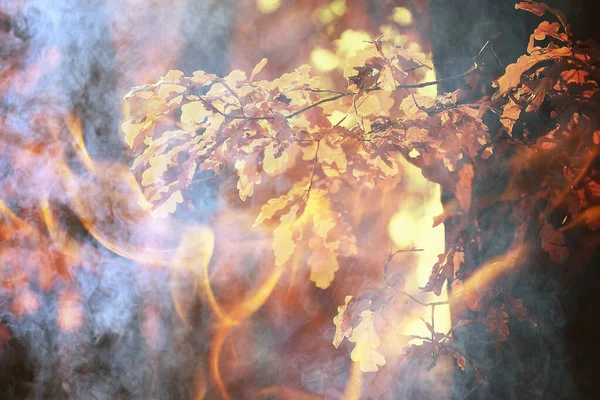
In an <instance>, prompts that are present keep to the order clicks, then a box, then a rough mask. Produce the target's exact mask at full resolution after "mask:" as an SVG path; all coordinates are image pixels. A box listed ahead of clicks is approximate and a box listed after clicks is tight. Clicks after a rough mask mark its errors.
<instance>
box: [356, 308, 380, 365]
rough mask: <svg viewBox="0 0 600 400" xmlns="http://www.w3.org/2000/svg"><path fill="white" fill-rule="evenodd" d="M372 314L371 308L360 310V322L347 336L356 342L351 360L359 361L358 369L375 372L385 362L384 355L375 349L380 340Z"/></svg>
mask: <svg viewBox="0 0 600 400" xmlns="http://www.w3.org/2000/svg"><path fill="white" fill-rule="evenodd" d="M373 316H374V313H373V311H371V310H365V311H363V312H361V313H360V317H361V322H360V324H358V325H357V326H356V328H354V330H353V331H352V336H350V338H348V340H350V341H351V342H353V343H356V346H355V347H354V350H352V353H351V354H350V357H351V358H352V361H357V362H359V363H360V370H361V371H363V372H376V371H378V370H379V367H378V366H383V365H385V363H386V361H385V357H384V356H383V355H382V354H381V353H380V352H379V351H377V348H378V347H379V345H380V340H379V335H378V334H377V331H375V326H374V324H373Z"/></svg>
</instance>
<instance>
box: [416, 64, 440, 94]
mask: <svg viewBox="0 0 600 400" xmlns="http://www.w3.org/2000/svg"><path fill="white" fill-rule="evenodd" d="M435 79H436V77H435V71H433V70H427V72H425V76H424V77H423V79H422V80H421V82H432V81H435ZM417 93H419V94H422V95H423V96H427V97H431V98H436V97H437V85H431V86H425V87H422V88H418V89H417Z"/></svg>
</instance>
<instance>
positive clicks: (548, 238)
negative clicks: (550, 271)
mask: <svg viewBox="0 0 600 400" xmlns="http://www.w3.org/2000/svg"><path fill="white" fill-rule="evenodd" d="M540 238H541V239H542V249H544V251H546V252H547V253H548V255H549V256H550V260H551V261H553V262H555V263H559V264H561V263H563V262H565V261H566V259H567V257H568V256H569V249H568V247H567V246H566V242H565V236H564V234H563V233H562V232H560V231H557V230H555V229H554V228H553V227H552V225H550V224H549V223H548V222H547V221H544V225H542V229H541V231H540Z"/></svg>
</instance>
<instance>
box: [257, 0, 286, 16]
mask: <svg viewBox="0 0 600 400" xmlns="http://www.w3.org/2000/svg"><path fill="white" fill-rule="evenodd" d="M280 6H281V0H256V9H257V10H258V11H259V12H261V13H263V14H271V13H273V12H275V11H277V9H278V8H279V7H280Z"/></svg>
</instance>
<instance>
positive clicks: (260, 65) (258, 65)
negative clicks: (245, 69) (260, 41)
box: [250, 58, 267, 80]
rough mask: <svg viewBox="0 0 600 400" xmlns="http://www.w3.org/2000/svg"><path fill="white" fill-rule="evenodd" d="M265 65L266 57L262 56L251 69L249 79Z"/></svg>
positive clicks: (252, 78)
mask: <svg viewBox="0 0 600 400" xmlns="http://www.w3.org/2000/svg"><path fill="white" fill-rule="evenodd" d="M265 65H267V59H266V58H263V59H262V60H260V61H259V62H258V64H256V66H255V67H254V69H253V70H252V73H251V74H250V80H254V77H255V76H256V75H258V74H260V71H262V70H263V68H264V67H265Z"/></svg>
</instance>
